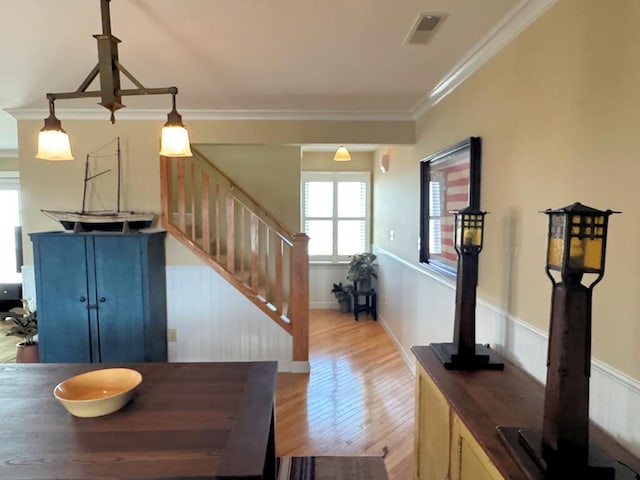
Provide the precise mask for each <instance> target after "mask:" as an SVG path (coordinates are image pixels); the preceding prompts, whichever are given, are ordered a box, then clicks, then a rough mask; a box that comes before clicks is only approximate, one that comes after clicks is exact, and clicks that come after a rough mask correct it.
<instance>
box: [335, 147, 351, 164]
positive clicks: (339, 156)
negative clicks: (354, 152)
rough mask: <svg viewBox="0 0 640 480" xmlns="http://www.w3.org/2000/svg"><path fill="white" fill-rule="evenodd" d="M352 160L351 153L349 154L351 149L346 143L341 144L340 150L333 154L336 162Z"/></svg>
mask: <svg viewBox="0 0 640 480" xmlns="http://www.w3.org/2000/svg"><path fill="white" fill-rule="evenodd" d="M349 160H351V155H350V154H349V150H347V147H345V146H344V145H340V146H339V147H338V150H336V154H335V155H334V156H333V161H334V162H348V161H349Z"/></svg>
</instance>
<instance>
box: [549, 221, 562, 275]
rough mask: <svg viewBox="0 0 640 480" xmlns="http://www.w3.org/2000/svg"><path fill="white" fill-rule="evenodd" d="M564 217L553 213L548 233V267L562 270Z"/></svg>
mask: <svg viewBox="0 0 640 480" xmlns="http://www.w3.org/2000/svg"><path fill="white" fill-rule="evenodd" d="M564 219H565V215H564V214H563V213H554V214H552V215H551V220H550V222H551V227H550V229H549V230H550V232H549V258H548V262H547V263H548V264H549V266H550V267H556V268H557V269H558V270H560V269H562V262H563V259H564V241H565V239H564V233H565V225H564Z"/></svg>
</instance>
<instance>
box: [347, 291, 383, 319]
mask: <svg viewBox="0 0 640 480" xmlns="http://www.w3.org/2000/svg"><path fill="white" fill-rule="evenodd" d="M351 298H352V299H353V305H352V306H353V316H354V318H355V319H356V320H358V314H359V313H360V312H365V313H368V314H369V315H371V317H372V318H373V319H374V320H377V319H378V309H377V304H378V294H377V293H376V291H375V289H373V288H372V289H371V290H365V291H358V290H354V291H353V293H352V294H351Z"/></svg>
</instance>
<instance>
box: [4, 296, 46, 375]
mask: <svg viewBox="0 0 640 480" xmlns="http://www.w3.org/2000/svg"><path fill="white" fill-rule="evenodd" d="M22 305H23V306H22V307H16V308H12V309H11V310H9V311H8V312H0V318H1V319H3V320H6V319H10V320H11V321H12V322H13V323H14V326H13V327H11V330H9V332H7V335H14V336H16V337H22V338H23V340H22V342H20V343H18V344H17V345H16V347H17V348H18V350H17V352H16V363H37V362H38V343H37V342H36V341H35V339H34V336H35V335H36V333H38V319H37V313H36V311H35V310H34V311H31V309H30V308H29V302H27V301H26V300H22Z"/></svg>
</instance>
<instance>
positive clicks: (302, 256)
mask: <svg viewBox="0 0 640 480" xmlns="http://www.w3.org/2000/svg"><path fill="white" fill-rule="evenodd" d="M308 243H309V237H308V236H307V234H305V233H295V234H294V235H293V248H292V249H291V272H290V278H289V282H290V285H291V286H290V290H291V299H290V303H291V311H290V314H289V318H290V319H291V327H292V335H293V360H294V361H299V362H306V361H308V360H309V253H308V251H307V245H308Z"/></svg>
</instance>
